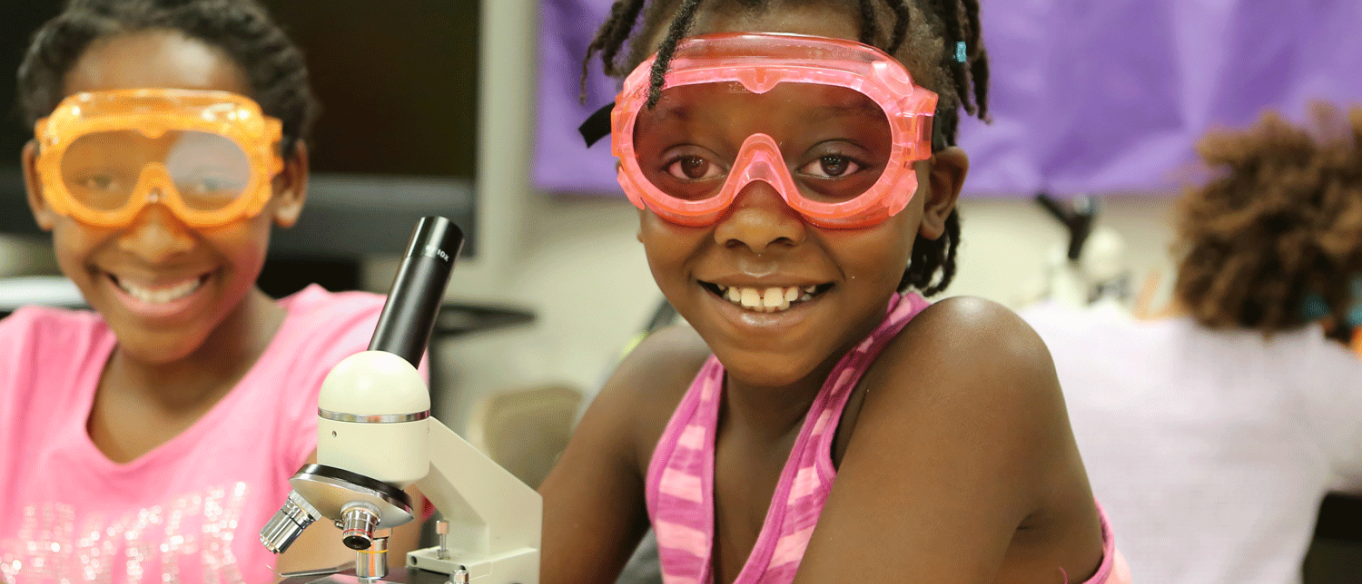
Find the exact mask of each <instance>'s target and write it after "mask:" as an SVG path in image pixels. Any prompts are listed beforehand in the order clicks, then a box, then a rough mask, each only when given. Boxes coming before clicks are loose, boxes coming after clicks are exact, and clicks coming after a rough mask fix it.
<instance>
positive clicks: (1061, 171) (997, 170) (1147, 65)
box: [533, 0, 1362, 196]
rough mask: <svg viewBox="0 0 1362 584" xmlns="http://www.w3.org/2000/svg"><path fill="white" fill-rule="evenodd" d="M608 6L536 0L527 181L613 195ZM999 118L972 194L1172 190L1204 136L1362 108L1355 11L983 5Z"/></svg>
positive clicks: (976, 127)
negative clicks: (603, 62) (1321, 108)
mask: <svg viewBox="0 0 1362 584" xmlns="http://www.w3.org/2000/svg"><path fill="white" fill-rule="evenodd" d="M610 4H611V2H610V1H609V0H542V11H541V35H540V39H541V42H540V46H539V67H540V68H539V71H540V76H539V87H538V105H539V109H538V112H537V129H536V141H535V152H534V165H533V180H534V184H535V186H536V187H538V188H540V189H542V190H545V191H549V192H555V193H564V192H567V193H597V194H618V193H619V186H618V185H617V184H616V183H615V173H614V168H615V165H614V158H613V157H611V156H610V148H609V144H608V143H607V141H608V139H607V140H602V141H601V142H600V143H598V144H596V146H595V147H593V148H591V149H587V148H586V147H585V145H584V144H583V142H582V139H581V136H580V135H579V134H578V133H577V126H578V124H580V123H581V122H582V120H584V119H586V117H587V116H588V115H590V114H591V113H592V112H593V111H595V110H596V109H597V108H599V107H600V106H602V105H604V104H606V103H609V102H610V100H612V99H613V98H614V93H615V91H616V85H615V83H614V81H613V80H609V79H606V78H604V76H603V75H601V73H600V68H599V66H596V65H593V67H592V75H591V77H590V78H589V80H588V81H589V82H588V87H587V89H588V91H587V103H586V104H585V105H582V104H580V103H579V102H578V95H579V88H578V87H579V86H578V74H579V72H580V70H581V65H580V63H581V57H582V55H583V54H584V52H585V49H586V46H587V45H588V44H589V43H590V41H591V37H592V36H593V35H594V34H595V29H596V27H597V26H599V24H600V23H601V22H602V21H603V20H604V19H605V16H606V15H607V14H608V13H609V6H610ZM981 12H982V16H983V20H984V39H985V42H986V43H987V47H988V50H989V54H990V59H991V61H992V82H991V87H992V91H991V95H990V102H991V113H992V119H993V123H992V124H991V125H984V124H982V123H978V122H968V121H967V122H966V123H964V124H962V129H961V137H960V144H961V146H962V147H964V148H965V150H966V151H968V152H969V154H970V158H971V161H972V165H971V170H970V176H969V179H968V181H966V185H965V190H966V191H967V193H969V194H974V195H991V196H1030V195H1032V194H1034V193H1036V192H1038V191H1049V192H1052V193H1056V194H1059V195H1074V194H1083V193H1091V194H1101V193H1152V194H1159V193H1168V192H1170V189H1171V188H1172V187H1174V186H1175V185H1176V181H1177V178H1178V173H1179V171H1180V170H1181V169H1182V168H1184V167H1185V166H1186V165H1188V164H1189V163H1191V162H1192V161H1193V160H1194V156H1193V147H1194V144H1195V142H1196V140H1197V139H1198V138H1199V137H1200V136H1201V135H1202V134H1203V133H1205V132H1206V131H1208V130H1210V129H1213V128H1216V127H1220V126H1242V125H1245V124H1248V123H1250V122H1252V121H1253V120H1254V119H1255V118H1256V117H1257V116H1258V115H1259V114H1260V113H1261V112H1262V111H1263V110H1264V109H1267V108H1275V109H1279V110H1281V111H1283V112H1284V113H1286V114H1287V115H1288V116H1291V117H1293V118H1298V119H1299V118H1302V117H1303V116H1304V113H1305V112H1306V109H1307V105H1308V103H1309V102H1310V101H1312V100H1315V99H1324V100H1329V101H1334V102H1337V103H1358V102H1362V34H1359V33H1358V32H1357V31H1358V30H1359V29H1362V1H1359V0H1294V1H1292V2H1282V1H1281V0H984V3H983V7H982V11H981Z"/></svg>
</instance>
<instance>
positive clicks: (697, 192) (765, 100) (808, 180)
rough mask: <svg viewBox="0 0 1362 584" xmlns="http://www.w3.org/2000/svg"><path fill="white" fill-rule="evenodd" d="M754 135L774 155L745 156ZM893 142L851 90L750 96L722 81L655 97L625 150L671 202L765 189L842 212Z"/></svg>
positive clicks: (883, 123) (788, 87) (815, 88)
mask: <svg viewBox="0 0 1362 584" xmlns="http://www.w3.org/2000/svg"><path fill="white" fill-rule="evenodd" d="M754 134H765V135H767V136H770V137H771V139H772V140H774V142H775V144H776V145H777V147H778V151H777V152H771V153H759V152H751V151H750V150H752V149H751V148H749V149H748V150H749V151H748V152H744V149H743V144H744V142H745V141H747V139H748V138H749V137H750V136H752V135H754ZM892 135H893V132H892V130H891V128H890V124H889V119H888V117H887V116H886V114H885V112H884V111H883V109H881V108H880V106H879V105H878V104H877V103H876V102H875V101H874V100H872V99H871V98H870V97H868V96H866V95H864V94H862V93H860V92H859V91H856V90H854V89H850V88H847V87H841V86H835V85H824V84H817V83H799V82H785V83H779V84H777V85H775V86H774V87H772V88H770V89H769V90H767V91H764V92H760V93H758V92H754V91H750V90H748V89H747V88H746V87H744V85H743V84H741V83H738V82H729V81H724V82H713V83H697V84H690V85H681V86H677V87H669V88H666V89H664V90H663V91H662V93H661V99H660V100H659V101H658V103H657V105H656V106H655V107H653V108H647V107H644V108H642V109H640V110H639V112H638V116H637V119H636V120H635V123H634V133H633V143H634V155H635V158H636V161H637V163H638V167H639V169H640V170H641V171H642V173H643V175H644V178H645V179H646V180H647V181H648V182H649V183H651V184H652V185H653V186H655V187H656V188H657V189H658V190H659V191H661V192H662V193H663V194H665V195H667V196H670V197H674V198H676V199H679V200H683V201H704V200H707V199H711V198H714V197H717V196H719V195H720V194H721V193H724V191H725V188H724V187H725V186H726V185H728V186H729V188H742V187H743V186H745V184H742V185H739V184H733V183H735V181H736V183H746V182H747V181H750V180H764V181H766V182H768V183H771V184H772V185H773V186H775V187H776V188H778V189H782V194H784V195H785V196H786V197H787V199H789V198H791V197H802V198H804V199H807V200H810V201H814V202H819V203H841V202H846V201H850V200H852V199H855V198H857V197H859V196H861V195H863V194H865V193H866V192H868V191H870V189H871V187H872V186H874V185H875V184H876V182H878V181H879V179H880V177H881V175H882V174H884V172H885V169H886V166H887V164H888V162H889V160H890V154H891V151H892V148H893V137H892ZM782 175H783V176H782ZM787 188H793V190H794V191H795V192H784V189H787Z"/></svg>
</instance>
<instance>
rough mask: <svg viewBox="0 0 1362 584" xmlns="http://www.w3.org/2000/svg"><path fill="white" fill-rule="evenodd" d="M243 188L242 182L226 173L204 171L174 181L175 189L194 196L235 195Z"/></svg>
mask: <svg viewBox="0 0 1362 584" xmlns="http://www.w3.org/2000/svg"><path fill="white" fill-rule="evenodd" d="M244 186H245V185H243V184H242V181H240V180H239V179H237V178H236V177H233V176H228V175H227V173H222V172H213V171H205V170H201V171H198V172H195V173H193V174H191V175H190V176H187V177H184V178H181V179H177V180H176V181H175V187H176V188H178V189H180V191H181V192H182V193H184V194H194V195H235V194H236V193H238V192H240V191H241V189H242V188H243V187H244Z"/></svg>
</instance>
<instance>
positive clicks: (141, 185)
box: [34, 89, 284, 227]
mask: <svg viewBox="0 0 1362 584" xmlns="http://www.w3.org/2000/svg"><path fill="white" fill-rule="evenodd" d="M282 127H283V125H282V123H281V122H280V121H279V120H278V119H276V118H272V117H267V116H265V115H264V114H263V113H262V112H261V110H260V106H259V105H258V104H256V103H255V102H254V101H252V100H251V99H250V98H247V97H245V96H242V95H238V94H235V93H230V92H225V91H203V90H188V89H120V90H112V91H96V92H87V93H77V94H75V95H72V96H70V97H67V98H66V99H65V100H62V102H61V104H59V105H58V106H57V108H56V110H54V111H53V112H52V115H50V116H48V117H46V118H43V119H41V120H38V123H37V125H36V126H35V128H34V136H35V138H36V139H37V142H38V156H37V172H38V176H39V179H40V180H41V181H42V187H43V197H44V198H45V199H46V200H47V202H48V204H49V205H51V207H52V209H53V210H54V211H56V212H57V213H60V214H62V215H67V216H70V217H72V218H74V219H76V220H79V221H81V222H83V223H87V224H90V225H96V226H102V227H122V226H126V225H129V224H131V223H132V221H133V219H134V218H135V217H137V215H138V213H140V212H141V211H142V209H143V208H144V207H146V206H147V205H150V204H161V205H165V206H166V208H168V209H169V210H170V211H171V212H172V213H174V214H175V216H176V217H178V218H179V219H180V221H183V222H184V223H185V224H186V225H188V226H191V227H215V226H220V225H224V224H227V223H230V222H232V221H235V220H238V219H241V218H245V217H251V216H254V215H256V214H257V213H259V212H260V210H261V209H262V208H263V207H264V206H265V203H266V202H268V201H269V199H270V196H271V194H272V192H273V191H272V188H271V186H270V183H271V180H272V179H273V178H274V176H275V175H276V174H278V173H279V172H280V171H282V170H283V168H284V161H283V157H282V156H281V154H280V151H279V142H280V139H281V137H282Z"/></svg>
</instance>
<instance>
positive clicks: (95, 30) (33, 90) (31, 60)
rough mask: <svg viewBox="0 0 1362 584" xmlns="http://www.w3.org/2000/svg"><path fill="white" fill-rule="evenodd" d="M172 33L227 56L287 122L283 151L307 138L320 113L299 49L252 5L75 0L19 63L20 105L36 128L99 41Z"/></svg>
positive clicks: (237, 0) (254, 94) (266, 107)
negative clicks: (91, 47) (127, 36)
mask: <svg viewBox="0 0 1362 584" xmlns="http://www.w3.org/2000/svg"><path fill="white" fill-rule="evenodd" d="M157 30H164V31H175V32H178V33H180V34H183V35H184V36H186V37H188V38H191V39H195V40H198V41H201V42H204V43H206V44H208V45H210V46H213V47H216V48H218V49H219V50H221V51H223V52H224V53H226V54H227V55H228V56H230V57H231V58H232V60H233V61H235V62H236V64H237V66H238V67H240V68H241V71H242V73H243V74H244V75H245V77H246V80H247V81H248V83H249V85H250V88H251V96H250V97H251V98H252V99H254V100H255V101H256V102H257V103H259V104H260V108H261V109H262V110H263V111H264V112H265V113H266V114H267V115H270V116H273V117H276V118H279V120H280V121H281V122H283V130H284V138H283V141H282V143H281V144H280V146H281V149H282V150H283V153H284V154H285V155H286V156H287V155H292V154H293V151H294V148H295V146H296V145H297V143H298V142H300V141H305V140H306V139H307V136H308V133H309V131H310V130H311V127H312V122H313V121H314V120H315V119H316V117H317V110H318V108H319V106H318V104H317V100H316V98H315V97H314V96H313V94H312V89H311V87H310V86H309V84H308V74H307V65H306V64H304V62H303V55H302V52H301V51H299V50H298V48H297V47H296V46H294V45H293V43H292V41H290V40H289V39H288V37H287V36H285V34H284V31H283V30H282V29H281V28H280V27H279V26H278V25H277V24H275V22H274V21H273V20H271V19H270V17H269V15H268V14H267V13H266V12H265V9H264V8H263V7H262V6H261V5H260V4H259V3H257V2H256V1H255V0H70V1H69V2H68V3H67V4H66V7H65V9H64V10H63V11H62V13H61V14H59V15H58V16H57V17H56V18H53V19H52V20H49V21H48V22H47V23H46V24H44V25H43V26H42V28H39V29H38V31H37V32H36V33H34V34H33V41H32V42H31V43H30V44H29V47H28V52H27V53H26V54H25V55H24V60H23V63H22V64H20V66H19V75H18V103H19V107H20V109H21V110H22V112H23V114H24V121H25V122H26V123H27V124H28V127H29V128H30V129H31V128H32V127H33V124H34V123H36V122H37V121H38V119H39V118H42V117H43V116H46V115H48V114H50V113H52V110H53V109H55V108H56V107H57V104H58V103H60V102H61V100H62V99H63V98H64V97H65V95H66V88H65V78H66V74H67V73H68V72H70V70H71V68H72V67H74V66H75V64H76V62H77V61H79V60H80V57H81V56H82V55H84V54H85V51H86V49H88V48H89V47H90V45H91V44H93V43H94V42H96V41H98V40H101V39H105V38H109V37H113V36H117V35H123V34H132V33H137V32H143V31H157Z"/></svg>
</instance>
